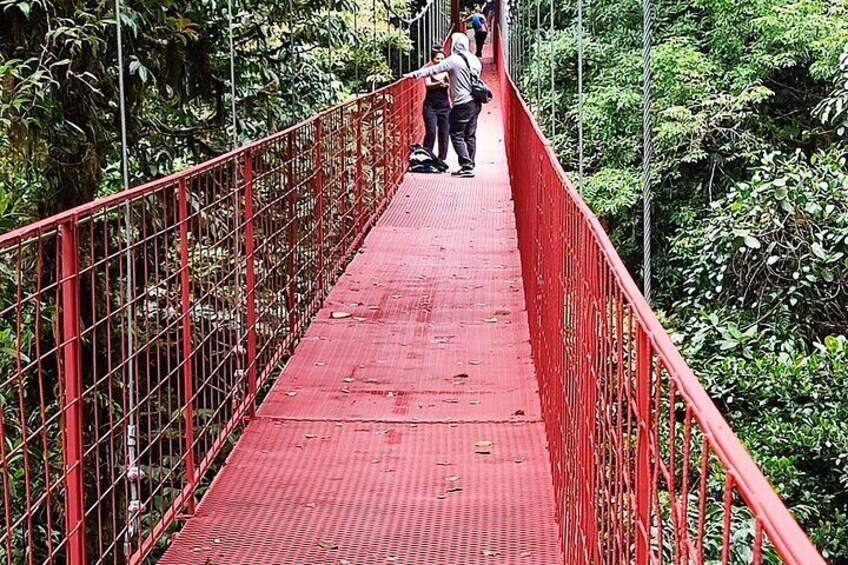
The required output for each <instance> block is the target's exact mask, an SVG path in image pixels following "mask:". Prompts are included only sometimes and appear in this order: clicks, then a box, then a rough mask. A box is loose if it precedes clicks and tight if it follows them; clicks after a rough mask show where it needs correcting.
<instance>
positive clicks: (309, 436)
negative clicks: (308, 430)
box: [306, 434, 315, 439]
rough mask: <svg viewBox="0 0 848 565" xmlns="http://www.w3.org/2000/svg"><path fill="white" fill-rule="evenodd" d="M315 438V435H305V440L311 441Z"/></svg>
mask: <svg viewBox="0 0 848 565" xmlns="http://www.w3.org/2000/svg"><path fill="white" fill-rule="evenodd" d="M314 437H315V434H306V439H312V438H314Z"/></svg>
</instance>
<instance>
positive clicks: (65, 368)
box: [0, 80, 423, 565]
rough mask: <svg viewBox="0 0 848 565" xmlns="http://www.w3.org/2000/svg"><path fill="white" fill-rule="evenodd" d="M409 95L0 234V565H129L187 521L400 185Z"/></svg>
mask: <svg viewBox="0 0 848 565" xmlns="http://www.w3.org/2000/svg"><path fill="white" fill-rule="evenodd" d="M422 99H423V88H422V87H421V85H420V84H418V83H416V82H413V81H410V80H401V81H398V82H395V83H393V84H390V85H388V86H385V87H383V88H381V89H379V90H376V91H374V92H372V93H369V94H367V95H363V96H360V97H358V98H356V99H353V100H349V101H347V102H345V103H343V104H339V105H337V106H333V107H331V108H328V109H326V110H324V111H322V112H319V113H318V114H316V115H314V116H312V117H310V118H309V119H307V120H306V121H304V122H302V123H300V124H297V125H295V126H292V127H290V128H287V129H286V130H284V131H282V132H279V133H276V134H274V135H271V136H269V137H267V138H265V139H262V140H258V141H255V142H253V143H250V144H248V145H245V146H244V147H240V148H238V149H235V150H233V151H230V152H228V153H225V154H223V155H221V156H219V157H216V158H214V159H211V160H209V161H206V162H204V163H200V164H198V165H195V166H193V167H189V168H187V169H185V170H183V171H180V172H178V173H175V174H172V175H169V176H167V177H165V178H162V179H158V180H155V181H153V182H150V183H146V184H143V185H141V186H139V187H135V188H132V189H129V190H126V191H123V192H119V193H117V194H114V195H111V196H107V197H105V198H101V199H98V200H95V201H93V202H91V203H88V204H84V205H81V206H78V207H76V208H73V209H71V210H68V211H65V212H62V213H60V214H57V215H55V216H52V217H50V218H45V219H43V220H39V221H36V222H33V223H32V224H30V225H27V226H23V227H21V228H19V229H16V230H14V231H11V232H9V233H6V234H3V235H0V270H2V271H3V273H4V276H6V277H8V276H14V277H16V281H15V287H14V288H12V289H8V288H0V339H2V338H6V337H7V336H11V338H10V339H12V342H11V343H12V347H11V348H7V347H6V342H0V396H2V399H3V419H2V422H0V515H2V517H3V518H2V519H0V562H8V563H19V562H27V563H70V564H73V565H82V564H83V563H87V562H89V561H91V562H94V561H97V562H123V561H126V562H128V563H140V562H141V561H143V560H144V558H145V556H147V555H149V554H150V553H151V552H152V551H154V550H155V548H156V546H157V543H159V541H160V540H161V539H162V536H164V535H165V533H166V532H167V531H168V529H169V528H170V527H171V525H172V524H173V523H174V522H175V521H177V520H179V519H183V518H184V517H185V515H186V514H185V513H188V514H191V513H192V512H193V511H194V502H195V497H196V496H197V495H198V493H201V492H202V490H201V489H202V487H203V486H204V485H205V484H206V483H205V481H207V480H208V477H207V478H204V475H206V473H207V472H208V471H210V470H214V468H215V467H216V465H218V464H219V463H220V461H219V460H220V458H221V456H222V455H223V454H225V450H226V446H227V444H228V443H230V442H231V441H232V438H233V434H234V432H236V431H237V429H238V427H239V426H240V425H241V423H242V421H243V420H244V419H245V418H249V417H250V416H251V414H252V413H253V407H254V404H255V401H256V399H257V396H258V394H259V391H260V390H261V388H262V385H263V383H265V382H266V381H267V380H268V379H269V378H270V377H271V375H272V374H273V373H274V372H276V371H278V370H279V367H278V365H279V363H280V361H281V360H282V359H283V358H284V357H285V355H286V354H288V353H290V352H291V350H292V348H293V347H294V345H295V344H296V341H297V339H298V337H299V336H300V335H301V334H302V332H303V331H304V329H305V327H306V326H307V325H308V323H309V320H310V318H311V316H312V315H313V314H314V313H315V312H316V311H317V308H318V306H319V305H320V303H321V301H322V300H323V298H324V296H325V295H326V293H327V292H328V290H329V288H330V287H331V286H332V284H333V282H334V281H335V280H336V278H337V277H338V275H339V273H340V271H341V269H342V268H343V266H344V264H345V263H346V261H347V260H348V259H349V258H350V256H351V254H352V252H354V251H355V250H356V249H357V247H358V246H359V245H360V244H361V242H362V240H363V238H364V236H365V234H366V233H367V231H368V229H369V228H370V226H371V225H372V224H373V222H374V221H375V220H376V218H377V217H378V216H379V214H380V213H381V211H382V210H383V208H384V206H385V205H386V204H387V202H388V200H389V199H390V198H391V196H392V194H393V193H394V191H395V190H396V188H397V186H398V185H399V183H400V181H401V178H402V176H403V174H404V172H405V170H406V165H407V152H408V148H409V146H410V144H411V143H412V142H413V141H414V140H417V139H418V138H419V136H420V134H421V129H422V127H421V125H420V123H419V122H418V121H417V120H411V119H408V117H409V116H411V115H414V114H415V113H417V112H418V110H419V108H420V106H421V103H422ZM127 265H129V266H130V267H129V268H131V269H132V270H133V272H132V276H131V277H128V276H127ZM127 281H132V283H128V282H127ZM128 343H130V344H132V346H133V347H131V348H129V347H127V346H126V344H128ZM128 351H130V352H131V353H128ZM130 385H132V386H130ZM130 394H132V396H133V398H128V396H129V395H130ZM130 413H132V414H133V418H130V417H129V414H130ZM134 422H137V423H136V424H134ZM131 443H132V444H134V446H135V452H136V454H137V456H136V457H137V460H138V463H137V465H135V466H132V467H131V466H129V465H128V458H127V447H128V445H130V444H131ZM131 486H132V488H130V487H131Z"/></svg>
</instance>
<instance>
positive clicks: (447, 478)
mask: <svg viewBox="0 0 848 565" xmlns="http://www.w3.org/2000/svg"><path fill="white" fill-rule="evenodd" d="M445 480H446V481H450V482H452V483H453V482H456V481H458V480H459V475H451V476H450V477H445Z"/></svg>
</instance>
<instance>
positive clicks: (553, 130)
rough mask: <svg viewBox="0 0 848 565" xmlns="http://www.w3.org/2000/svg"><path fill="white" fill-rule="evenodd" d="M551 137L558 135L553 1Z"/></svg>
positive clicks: (552, 4)
mask: <svg viewBox="0 0 848 565" xmlns="http://www.w3.org/2000/svg"><path fill="white" fill-rule="evenodd" d="M550 35H551V39H550V41H551V49H550V64H551V137H554V136H555V135H556V81H555V78H556V72H555V71H556V62H555V61H554V2H553V0H551V34H550Z"/></svg>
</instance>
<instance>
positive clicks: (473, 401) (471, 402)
mask: <svg viewBox="0 0 848 565" xmlns="http://www.w3.org/2000/svg"><path fill="white" fill-rule="evenodd" d="M468 404H472V405H475V406H476V405H477V404H480V401H479V400H476V399H474V400H469V401H468Z"/></svg>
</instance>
